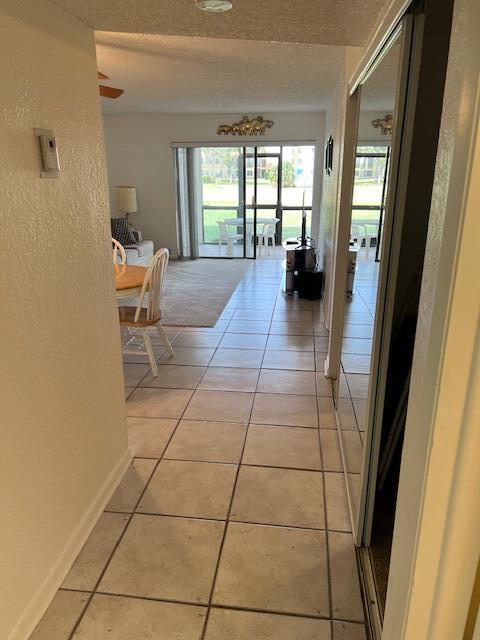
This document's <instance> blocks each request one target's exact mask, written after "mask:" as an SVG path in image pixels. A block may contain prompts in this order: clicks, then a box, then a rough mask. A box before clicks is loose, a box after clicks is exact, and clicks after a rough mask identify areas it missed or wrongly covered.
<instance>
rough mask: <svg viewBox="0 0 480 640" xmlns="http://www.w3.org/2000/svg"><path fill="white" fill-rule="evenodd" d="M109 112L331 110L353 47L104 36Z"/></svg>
mask: <svg viewBox="0 0 480 640" xmlns="http://www.w3.org/2000/svg"><path fill="white" fill-rule="evenodd" d="M96 41H97V58H98V69H99V70H100V71H102V72H103V73H105V74H107V75H108V76H109V80H106V81H102V83H103V84H107V85H111V86H115V87H120V88H123V89H125V93H124V94H123V95H122V96H121V97H120V98H118V99H117V100H109V99H107V98H103V99H102V109H103V110H104V111H105V112H107V113H128V112H163V113H201V112H206V113H222V112H223V113H239V112H245V113H247V112H250V111H252V112H253V111H259V112H261V111H266V112H273V111H316V110H321V109H324V108H326V106H327V104H328V101H329V98H330V96H331V94H332V91H333V88H334V87H335V84H336V82H337V80H338V77H339V74H340V70H341V68H342V65H343V60H344V55H345V47H341V46H322V45H311V44H293V43H274V42H253V41H248V40H238V39H234V40H231V39H219V38H197V37H184V36H165V35H163V36H159V35H140V34H127V33H107V32H97V34H96Z"/></svg>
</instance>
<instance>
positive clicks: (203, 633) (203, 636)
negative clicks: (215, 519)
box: [200, 350, 265, 640]
mask: <svg viewBox="0 0 480 640" xmlns="http://www.w3.org/2000/svg"><path fill="white" fill-rule="evenodd" d="M264 357H265V350H264V352H263V356H262V363H263V358H264ZM260 371H261V366H260ZM259 379H260V373H259V375H258V378H257V384H256V386H255V391H254V394H253V400H252V406H251V407H250V415H249V419H248V422H247V428H246V429H245V437H244V439H243V444H242V450H241V452H240V457H239V460H238V466H237V472H236V475H235V480H234V483H233V488H232V494H231V496H230V503H229V505H228V511H227V514H226V519H225V528H224V531H223V536H222V540H221V543H220V549H219V552H218V558H217V563H216V566H215V571H214V574H213V580H212V587H211V590H210V596H209V599H208V608H207V614H206V616H205V622H204V625H203V630H202V634H201V636H200V640H204V639H205V634H206V633H207V628H208V622H209V619H210V610H211V607H212V599H213V594H214V591H215V586H216V582H217V576H218V571H219V569H220V562H221V558H222V553H223V547H224V545H225V540H226V537H227V532H228V528H229V524H230V514H231V511H232V506H233V501H234V499H235V493H236V489H237V483H238V478H239V475H240V469H241V466H242V460H243V455H244V452H245V447H246V443H247V438H248V432H249V428H250V423H251V419H252V414H253V407H254V405H255V396H256V391H257V389H258V382H259Z"/></svg>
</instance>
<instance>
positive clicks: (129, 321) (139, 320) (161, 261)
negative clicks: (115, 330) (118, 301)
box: [118, 249, 173, 377]
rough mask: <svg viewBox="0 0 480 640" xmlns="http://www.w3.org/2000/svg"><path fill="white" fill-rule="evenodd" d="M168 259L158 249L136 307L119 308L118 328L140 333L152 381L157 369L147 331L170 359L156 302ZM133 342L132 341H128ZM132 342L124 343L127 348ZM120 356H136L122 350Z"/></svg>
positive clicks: (167, 340) (168, 345)
mask: <svg viewBox="0 0 480 640" xmlns="http://www.w3.org/2000/svg"><path fill="white" fill-rule="evenodd" d="M168 259H169V252H168V249H160V250H159V251H157V252H156V254H155V255H154V256H153V258H152V261H151V262H150V266H149V267H148V269H147V272H146V274H145V278H144V280H143V285H142V289H141V291H140V295H139V297H138V301H137V305H136V307H129V306H125V307H119V309H118V312H119V319H120V325H121V326H122V327H126V328H127V329H131V330H133V332H134V337H135V336H136V332H138V331H139V332H140V333H141V335H142V337H143V344H144V346H145V352H144V353H145V354H146V355H148V359H149V362H150V368H151V370H152V375H153V376H154V377H157V376H158V368H157V364H156V361H155V355H154V352H153V347H152V342H151V339H150V335H149V333H148V327H155V329H156V330H157V332H158V334H159V335H160V337H161V338H162V340H163V342H164V344H165V346H166V347H167V350H168V351H169V353H170V356H173V348H172V345H171V344H170V341H169V339H168V336H167V334H166V333H165V330H164V328H163V327H162V324H161V317H162V312H161V309H160V300H161V295H162V288H163V283H164V280H165V273H166V270H167V265H168ZM132 340H133V339H132ZM132 340H130V341H129V342H128V343H127V345H126V346H127V347H128V345H129V344H131V342H132ZM124 353H133V354H137V353H139V350H138V349H136V350H135V351H129V350H128V349H125V348H124Z"/></svg>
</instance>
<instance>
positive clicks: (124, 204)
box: [115, 186, 137, 228]
mask: <svg viewBox="0 0 480 640" xmlns="http://www.w3.org/2000/svg"><path fill="white" fill-rule="evenodd" d="M115 207H116V209H117V211H120V212H121V213H123V214H125V218H126V219H127V223H128V227H129V228H131V225H130V221H129V219H128V216H129V215H130V214H131V213H136V212H137V193H136V191H135V187H128V186H118V187H115Z"/></svg>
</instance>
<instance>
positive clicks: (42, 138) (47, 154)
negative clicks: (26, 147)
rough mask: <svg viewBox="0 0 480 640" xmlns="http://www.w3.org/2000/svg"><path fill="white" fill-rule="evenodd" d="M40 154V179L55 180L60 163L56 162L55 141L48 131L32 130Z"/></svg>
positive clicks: (56, 149) (51, 133) (56, 150)
mask: <svg viewBox="0 0 480 640" xmlns="http://www.w3.org/2000/svg"><path fill="white" fill-rule="evenodd" d="M33 132H34V134H35V136H36V138H37V141H38V148H39V152H40V167H41V171H40V177H41V178H57V177H58V174H59V173H60V162H59V160H58V148H57V140H56V139H55V136H54V135H53V131H51V130H50V129H38V128H35V129H34V130H33Z"/></svg>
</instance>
